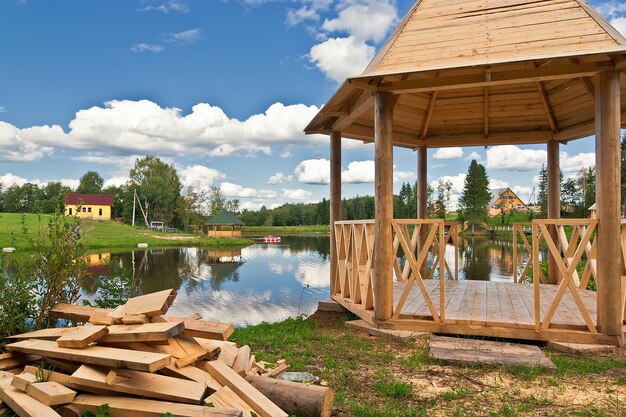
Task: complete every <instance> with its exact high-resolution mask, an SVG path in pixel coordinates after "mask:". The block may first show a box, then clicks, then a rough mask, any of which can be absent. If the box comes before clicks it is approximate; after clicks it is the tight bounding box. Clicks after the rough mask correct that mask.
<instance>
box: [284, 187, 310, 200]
mask: <svg viewBox="0 0 626 417" xmlns="http://www.w3.org/2000/svg"><path fill="white" fill-rule="evenodd" d="M311 194H312V193H311V192H310V191H307V190H303V189H302V188H298V189H289V188H283V194H282V196H283V197H284V198H288V199H290V200H306V199H307V198H311Z"/></svg>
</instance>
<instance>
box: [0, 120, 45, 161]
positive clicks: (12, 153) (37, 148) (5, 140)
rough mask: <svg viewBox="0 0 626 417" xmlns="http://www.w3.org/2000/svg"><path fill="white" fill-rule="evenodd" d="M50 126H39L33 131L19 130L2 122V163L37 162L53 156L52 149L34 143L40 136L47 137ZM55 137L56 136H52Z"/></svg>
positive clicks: (0, 133) (0, 136) (0, 131)
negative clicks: (34, 139)
mask: <svg viewBox="0 0 626 417" xmlns="http://www.w3.org/2000/svg"><path fill="white" fill-rule="evenodd" d="M51 130H54V129H53V128H51V127H50V126H39V127H38V128H31V129H21V130H20V129H18V128H16V127H15V126H13V125H11V124H9V123H6V122H2V121H0V162H27V161H37V160H39V159H41V158H43V157H44V156H49V155H51V154H52V151H53V149H52V147H50V146H41V145H38V144H37V143H35V141H33V137H37V135H38V134H42V135H46V134H48V133H49V132H50V131H51ZM51 136H55V135H51Z"/></svg>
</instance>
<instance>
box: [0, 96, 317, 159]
mask: <svg viewBox="0 0 626 417" xmlns="http://www.w3.org/2000/svg"><path fill="white" fill-rule="evenodd" d="M317 112H318V108H317V107H316V106H305V105H303V104H294V105H287V106H286V105H284V104H282V103H275V104H273V105H271V106H270V107H269V108H268V109H267V110H266V111H265V112H264V113H261V114H255V115H253V116H250V117H249V118H248V119H246V120H238V119H234V118H229V117H228V116H227V115H226V114H225V113H224V112H223V111H222V109H220V108H219V107H216V106H211V105H210V104H206V103H200V104H197V105H195V106H193V108H192V112H191V113H190V114H188V115H182V113H181V111H180V110H179V109H176V108H162V107H160V106H159V105H157V104H156V103H153V102H151V101H149V100H140V101H130V100H121V101H110V102H107V103H105V106H104V107H97V106H96V107H91V108H89V109H85V110H80V111H78V112H77V113H76V116H75V117H74V119H73V120H72V121H71V122H70V125H69V127H70V130H69V132H68V133H65V132H64V131H63V129H62V128H61V127H60V126H58V125H54V126H34V127H31V128H27V129H17V128H16V127H14V126H12V125H10V124H8V123H3V122H0V150H4V148H6V151H4V152H2V155H0V161H22V160H36V159H41V157H43V156H44V155H46V154H50V153H52V148H53V147H55V148H65V149H76V150H84V151H94V152H103V149H104V150H106V152H107V154H108V155H111V154H114V155H129V154H131V155H135V154H137V153H140V154H145V152H146V150H149V151H150V152H151V153H156V154H159V155H161V156H172V155H189V154H209V155H214V156H226V155H232V154H236V153H239V154H244V155H252V154H257V153H265V154H270V153H271V145H286V144H291V145H299V146H302V145H308V144H317V143H325V142H326V141H327V139H325V138H324V137H323V136H320V135H311V136H305V135H304V133H303V129H304V127H305V126H306V125H307V124H308V122H309V121H310V120H311V119H312V118H313V117H314V116H315V115H316V114H317ZM35 145H38V146H35ZM112 158H117V157H112Z"/></svg>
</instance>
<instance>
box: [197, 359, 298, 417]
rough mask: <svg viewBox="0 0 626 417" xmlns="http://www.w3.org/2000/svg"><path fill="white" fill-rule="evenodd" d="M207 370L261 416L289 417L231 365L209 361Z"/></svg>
mask: <svg viewBox="0 0 626 417" xmlns="http://www.w3.org/2000/svg"><path fill="white" fill-rule="evenodd" d="M206 369H207V372H208V373H209V374H211V376H212V377H213V378H215V379H216V380H217V382H219V383H220V384H222V385H223V386H228V387H229V388H230V389H232V390H233V392H235V394H237V395H238V396H239V397H240V398H241V399H242V400H244V401H245V402H246V404H248V405H249V406H250V407H251V408H252V409H253V410H254V412H255V413H256V414H258V415H259V416H261V417H287V413H285V412H284V411H283V410H281V409H280V408H278V406H276V404H274V403H273V402H271V401H270V400H269V399H267V397H266V396H264V395H263V394H261V392H260V391H259V390H257V389H256V388H254V387H253V386H252V385H250V384H249V383H248V382H247V381H246V380H245V379H243V378H242V377H240V376H239V375H238V374H237V373H236V372H235V371H233V370H232V369H231V368H230V367H228V366H227V365H225V364H224V363H223V362H220V361H213V362H208V363H207V366H206Z"/></svg>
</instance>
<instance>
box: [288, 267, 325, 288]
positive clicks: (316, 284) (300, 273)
mask: <svg viewBox="0 0 626 417" xmlns="http://www.w3.org/2000/svg"><path fill="white" fill-rule="evenodd" d="M329 275H330V262H323V263H320V264H313V263H299V264H298V269H297V270H296V271H295V273H294V276H295V278H296V280H297V281H298V282H299V283H301V284H302V285H308V286H310V287H312V288H326V287H328V277H329Z"/></svg>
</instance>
